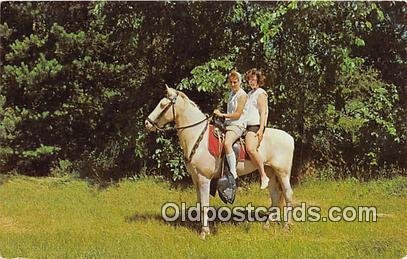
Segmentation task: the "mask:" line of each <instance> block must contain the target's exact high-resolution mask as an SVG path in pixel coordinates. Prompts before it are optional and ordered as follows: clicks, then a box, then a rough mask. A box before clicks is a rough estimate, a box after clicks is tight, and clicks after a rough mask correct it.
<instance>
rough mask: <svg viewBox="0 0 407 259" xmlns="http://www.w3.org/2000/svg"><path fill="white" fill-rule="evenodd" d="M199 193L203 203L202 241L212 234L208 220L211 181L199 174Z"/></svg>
mask: <svg viewBox="0 0 407 259" xmlns="http://www.w3.org/2000/svg"><path fill="white" fill-rule="evenodd" d="M198 181H199V184H198V186H199V187H198V189H199V190H198V191H199V200H200V202H201V223H202V229H201V233H200V237H201V239H205V237H206V236H207V235H209V234H210V229H209V222H208V221H209V220H208V210H209V188H210V182H211V180H210V179H208V178H206V177H205V176H202V175H200V174H198Z"/></svg>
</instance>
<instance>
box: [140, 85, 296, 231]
mask: <svg viewBox="0 0 407 259" xmlns="http://www.w3.org/2000/svg"><path fill="white" fill-rule="evenodd" d="M166 91H167V95H166V97H164V98H162V99H161V101H160V102H159V103H158V105H157V106H156V107H155V109H154V110H153V111H152V112H151V114H150V115H149V116H148V117H147V119H146V121H145V126H146V128H147V129H148V130H150V131H155V130H157V129H162V127H163V126H165V125H166V124H167V123H169V122H172V121H174V122H175V125H176V129H177V133H178V137H179V141H180V145H181V148H182V151H183V153H184V157H185V160H186V161H185V164H186V168H187V170H188V173H189V174H190V175H191V177H192V180H193V183H194V185H195V188H196V192H197V200H198V203H200V205H201V211H202V212H203V213H202V214H203V215H202V217H201V223H202V231H201V234H200V236H201V238H205V236H206V235H208V234H210V229H209V225H208V214H207V210H206V209H207V208H208V206H209V189H210V181H211V179H212V178H217V177H219V171H220V170H219V168H220V166H221V159H219V158H215V157H214V156H212V155H211V154H210V153H209V150H208V137H209V130H208V127H207V124H208V121H207V117H206V116H205V115H204V114H203V113H202V112H201V110H200V109H199V108H198V106H197V105H196V104H195V103H194V102H193V101H191V100H190V99H189V98H188V97H187V96H186V95H185V94H184V93H182V92H180V91H177V90H175V89H173V88H168V87H167V89H166ZM258 151H259V153H260V155H261V156H262V158H263V161H264V164H265V171H266V174H267V176H268V177H269V178H270V182H269V186H268V189H269V192H270V197H271V202H272V206H275V207H277V206H280V209H281V207H282V206H283V202H284V201H285V203H286V206H287V207H290V208H292V207H291V206H292V195H293V191H292V189H291V185H290V175H291V166H292V160H293V154H294V139H293V138H292V137H291V136H290V135H289V134H288V133H286V132H284V131H282V130H278V129H272V128H266V130H265V132H264V137H263V140H262V142H261V144H260V147H259V149H258ZM256 169H257V168H256V167H255V165H253V163H252V162H251V161H250V160H246V161H244V162H239V163H238V165H237V173H238V175H239V176H242V175H245V174H249V173H251V172H253V171H255V170H256ZM281 194H283V196H284V198H282V195H281ZM286 216H288V215H286ZM288 217H289V216H288ZM289 219H290V218H289ZM272 220H273V219H272V218H271V217H270V218H269V219H268V221H267V222H266V225H268V224H269V221H272ZM274 220H278V219H274ZM290 225H291V222H290V220H288V221H285V222H284V228H286V229H288V228H289V227H290Z"/></svg>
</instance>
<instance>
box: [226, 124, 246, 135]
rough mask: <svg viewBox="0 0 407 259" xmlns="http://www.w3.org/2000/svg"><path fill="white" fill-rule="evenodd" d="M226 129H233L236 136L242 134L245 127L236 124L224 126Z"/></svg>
mask: <svg viewBox="0 0 407 259" xmlns="http://www.w3.org/2000/svg"><path fill="white" fill-rule="evenodd" d="M226 131H233V132H234V133H235V134H236V135H237V136H238V137H241V136H243V134H244V133H245V131H246V129H245V128H243V127H240V126H237V125H229V126H226Z"/></svg>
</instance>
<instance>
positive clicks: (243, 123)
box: [225, 88, 247, 128]
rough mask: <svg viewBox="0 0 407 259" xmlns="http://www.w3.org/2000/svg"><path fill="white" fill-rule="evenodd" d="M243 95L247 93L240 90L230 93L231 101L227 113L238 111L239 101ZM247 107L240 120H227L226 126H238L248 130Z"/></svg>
mask: <svg viewBox="0 0 407 259" xmlns="http://www.w3.org/2000/svg"><path fill="white" fill-rule="evenodd" d="M242 95H247V94H246V92H245V91H244V90H243V89H242V88H240V89H239V90H238V91H237V92H236V93H235V92H233V91H230V95H229V100H228V105H227V113H234V112H236V110H237V103H238V102H237V101H238V99H239V97H240V96H242ZM246 114H247V112H246V105H245V106H244V109H243V112H242V115H240V118H239V119H237V120H232V119H229V118H226V119H225V124H226V125H236V126H240V127H243V128H246Z"/></svg>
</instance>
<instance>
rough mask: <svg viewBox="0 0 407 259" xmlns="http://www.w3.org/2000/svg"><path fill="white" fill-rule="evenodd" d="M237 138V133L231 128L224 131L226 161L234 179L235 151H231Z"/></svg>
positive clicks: (235, 174)
mask: <svg viewBox="0 0 407 259" xmlns="http://www.w3.org/2000/svg"><path fill="white" fill-rule="evenodd" d="M238 138H239V136H238V134H237V133H236V132H234V131H233V130H228V131H226V134H225V142H224V147H225V153H226V160H227V161H228V164H229V168H230V173H231V174H232V175H233V177H234V178H235V179H236V178H237V171H236V156H235V152H233V148H232V145H233V143H235V141H236V140H237V139H238Z"/></svg>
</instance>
